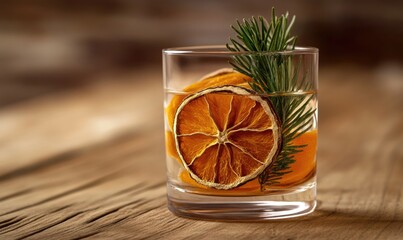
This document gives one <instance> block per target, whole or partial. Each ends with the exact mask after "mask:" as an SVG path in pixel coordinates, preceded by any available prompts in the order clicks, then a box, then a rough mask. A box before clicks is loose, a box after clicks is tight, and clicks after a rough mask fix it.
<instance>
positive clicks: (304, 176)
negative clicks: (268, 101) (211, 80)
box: [165, 92, 318, 196]
mask: <svg viewBox="0 0 403 240" xmlns="http://www.w3.org/2000/svg"><path fill="white" fill-rule="evenodd" d="M312 94H314V93H303V94H301V93H298V94H292V93H290V94H289V95H287V94H286V95H284V94H283V95H278V96H269V97H278V98H285V97H299V98H309V97H310V96H311V95H312ZM173 96H176V97H175V98H174V99H180V100H182V99H184V98H185V97H186V95H184V94H178V93H172V92H167V95H166V102H165V105H166V106H168V105H169V104H172V103H171V99H172V98H173ZM308 106H309V108H316V106H317V102H316V98H313V99H312V100H311V102H310V104H308ZM307 110H310V109H307ZM165 120H166V121H165V122H166V134H165V135H166V154H167V161H168V162H167V166H168V177H169V178H170V182H171V183H172V184H174V185H176V186H177V187H178V188H180V189H183V190H184V191H186V192H192V193H197V194H204V195H219V196H221V195H222V196H245V195H247V196H249V195H251V196H252V195H262V194H263V195H264V194H269V193H273V192H278V191H282V192H284V191H288V190H290V191H295V189H296V188H298V186H299V185H303V184H304V183H306V182H309V181H310V180H311V179H313V178H314V177H315V175H316V149H317V138H318V132H317V121H316V114H315V115H314V116H313V117H312V119H311V120H310V121H313V122H314V124H313V127H312V128H311V129H309V130H308V131H307V132H305V133H304V134H302V135H300V136H299V137H297V138H295V139H294V140H293V141H292V144H293V145H305V147H304V148H302V151H301V152H298V153H296V154H294V156H293V157H294V160H295V162H294V163H292V164H290V168H289V169H287V171H289V173H287V174H285V175H284V176H282V178H281V179H280V180H279V181H278V183H276V184H273V185H272V186H269V187H265V188H262V187H261V184H260V183H259V177H256V178H254V179H252V180H250V181H248V182H246V183H244V184H242V185H240V186H238V187H235V188H233V189H230V190H219V189H215V188H210V187H207V186H204V185H202V184H200V183H198V182H196V181H195V180H194V179H193V178H192V177H191V176H190V174H189V173H188V172H187V171H186V170H185V168H184V167H183V165H182V164H183V163H182V162H181V160H180V157H179V155H178V153H177V150H176V145H175V140H174V135H173V133H172V131H171V128H172V126H170V125H169V122H170V121H172V119H169V117H168V116H167V114H166V119H165ZM273 161H275V159H274V160H273ZM269 167H270V166H269Z"/></svg>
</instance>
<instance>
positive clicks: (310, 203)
mask: <svg viewBox="0 0 403 240" xmlns="http://www.w3.org/2000/svg"><path fill="white" fill-rule="evenodd" d="M167 194H168V208H169V210H170V211H171V212H172V213H174V214H176V215H178V216H181V217H186V218H193V219H205V220H223V221H264V220H270V219H283V218H292V217H299V216H304V215H307V214H309V213H311V212H313V211H314V210H315V207H316V181H315V179H313V180H312V181H311V182H310V183H305V184H304V185H300V186H298V187H297V188H296V187H294V188H293V189H292V191H290V190H288V191H287V192H278V191H277V192H275V193H269V194H266V195H261V196H242V197H234V196H208V195H200V194H194V193H189V192H186V191H185V190H184V189H181V188H179V187H176V186H174V185H173V184H170V183H168V185H167Z"/></svg>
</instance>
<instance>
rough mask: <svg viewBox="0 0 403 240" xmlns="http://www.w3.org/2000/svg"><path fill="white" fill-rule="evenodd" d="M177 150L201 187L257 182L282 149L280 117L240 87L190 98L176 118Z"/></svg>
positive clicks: (258, 98)
mask: <svg viewBox="0 0 403 240" xmlns="http://www.w3.org/2000/svg"><path fill="white" fill-rule="evenodd" d="M173 126H174V129H173V133H174V139H175V145H176V150H177V152H178V155H179V158H180V160H181V161H182V164H183V166H184V167H185V169H186V170H187V171H188V172H189V174H190V176H191V177H192V178H193V179H194V180H195V181H196V182H198V183H200V184H203V185H205V186H208V187H213V188H216V189H231V188H234V187H237V186H239V185H241V184H243V183H245V182H247V181H249V180H251V179H253V178H256V177H257V176H258V175H259V174H260V173H261V172H262V171H263V170H264V169H265V168H266V167H267V166H268V165H269V164H270V163H271V162H272V160H273V158H274V156H275V155H276V153H277V150H278V148H279V143H280V131H279V124H278V122H277V116H276V114H275V112H274V110H273V108H272V107H271V105H270V103H269V102H268V101H267V100H265V99H264V98H262V97H260V96H256V95H252V94H251V92H250V91H249V90H247V89H245V88H243V87H238V86H221V87H215V88H208V89H205V90H202V91H200V92H197V93H195V94H193V95H190V96H188V97H187V98H185V99H184V100H183V102H182V103H181V104H180V105H179V107H178V109H177V111H176V114H175V118H174V124H173Z"/></svg>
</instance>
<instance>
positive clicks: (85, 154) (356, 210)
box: [0, 68, 403, 240]
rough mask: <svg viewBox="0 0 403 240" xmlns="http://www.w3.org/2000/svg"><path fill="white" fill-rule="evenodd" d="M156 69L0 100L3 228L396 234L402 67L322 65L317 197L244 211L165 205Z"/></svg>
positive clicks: (222, 235) (142, 235)
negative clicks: (294, 210)
mask: <svg viewBox="0 0 403 240" xmlns="http://www.w3.org/2000/svg"><path fill="white" fill-rule="evenodd" d="M160 75H161V74H160V69H159V68H155V69H149V70H144V71H142V72H140V73H139V72H136V73H133V74H128V75H124V76H109V77H108V76H105V80H100V81H97V83H94V84H91V85H88V86H85V87H82V88H80V89H76V90H70V91H66V92H63V93H57V94H51V95H47V96H43V97H40V98H36V99H33V100H31V101H25V102H20V103H17V104H14V105H9V106H7V107H3V108H1V109H0V239H25V238H26V239H84V238H85V239H104V238H106V239H185V238H186V239H212V238H213V237H218V239H230V238H232V239H263V238H264V239H269V238H270V239H382V240H383V239H403V200H402V199H403V198H402V192H403V187H402V184H403V181H402V180H403V147H402V144H403V109H402V106H403V95H402V92H403V79H402V76H401V75H393V76H390V74H384V73H382V71H381V73H380V74H375V73H374V72H373V71H364V70H363V69H359V68H347V69H346V68H326V69H322V70H321V73H320V95H319V101H320V103H319V132H320V133H319V150H318V165H319V166H318V202H319V204H318V208H317V210H316V211H315V212H314V213H313V214H311V215H309V216H306V217H302V218H295V219H289V220H281V221H268V222H251V223H228V222H209V221H196V220H189V219H183V218H179V217H176V216H174V215H173V214H171V213H170V212H169V211H168V210H167V206H166V197H165V193H166V190H165V181H166V175H165V159H164V139H163V138H164V137H163V136H164V134H163V120H162V119H163V109H162V99H163V95H162V83H161V76H160ZM108 78H109V79H108ZM113 78H125V79H127V80H125V81H109V80H111V79H112V80H113Z"/></svg>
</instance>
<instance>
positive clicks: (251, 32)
mask: <svg viewBox="0 0 403 240" xmlns="http://www.w3.org/2000/svg"><path fill="white" fill-rule="evenodd" d="M294 21H295V16H293V17H292V19H291V21H290V22H288V13H286V14H285V15H281V16H280V17H277V16H276V15H275V10H274V8H273V9H272V17H271V21H270V23H268V21H267V20H266V19H265V18H263V17H258V19H256V18H254V17H252V18H251V19H244V20H243V21H242V22H240V21H237V26H231V27H232V29H233V30H234V31H235V32H236V34H237V39H233V38H230V42H231V43H230V44H227V45H226V46H227V48H228V49H229V50H230V51H233V52H244V54H239V55H235V56H234V57H233V61H230V64H231V65H232V66H233V68H234V69H235V70H236V71H238V72H241V73H243V74H245V75H247V76H249V77H251V78H252V79H253V81H252V82H250V83H249V84H250V86H251V88H252V89H253V90H254V91H255V92H256V93H258V94H264V95H268V96H269V99H270V101H271V102H272V104H273V107H274V109H275V111H276V113H277V116H278V117H279V120H280V125H281V137H282V139H281V146H280V151H279V153H278V155H277V158H276V159H275V160H274V161H273V162H272V164H270V166H269V167H268V168H267V169H266V170H265V171H263V172H262V174H261V175H260V176H259V182H260V184H261V188H262V190H264V189H265V188H266V187H268V186H271V185H273V184H276V183H279V180H280V179H281V178H282V176H283V175H285V174H287V173H289V172H291V171H290V170H289V169H290V164H292V163H293V162H295V159H294V154H295V153H298V152H301V151H302V148H303V147H305V146H306V145H293V144H292V140H294V139H295V138H297V137H298V136H300V135H301V134H303V133H305V132H306V131H308V130H309V129H310V128H311V127H312V121H311V118H312V116H313V114H314V113H315V110H316V109H310V108H309V106H308V105H309V103H310V101H311V100H312V99H313V97H314V95H311V96H310V97H306V95H303V94H300V95H289V94H286V93H290V92H295V91H301V90H302V91H308V90H309V89H311V85H310V82H309V81H304V80H305V76H306V74H305V73H302V74H301V73H300V68H301V67H300V66H301V61H298V62H297V63H295V61H294V62H293V59H292V56H291V55H287V54H282V53H280V52H281V51H285V50H294V48H295V43H296V37H295V36H291V35H290V31H291V28H292V26H293V24H294ZM245 52H246V53H245ZM249 52H250V53H251V54H248V53H249ZM301 75H302V80H301V79H300V78H301Z"/></svg>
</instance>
